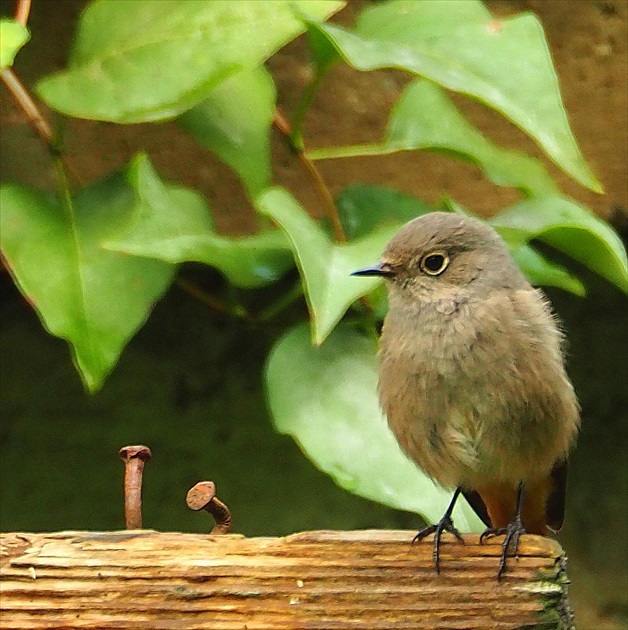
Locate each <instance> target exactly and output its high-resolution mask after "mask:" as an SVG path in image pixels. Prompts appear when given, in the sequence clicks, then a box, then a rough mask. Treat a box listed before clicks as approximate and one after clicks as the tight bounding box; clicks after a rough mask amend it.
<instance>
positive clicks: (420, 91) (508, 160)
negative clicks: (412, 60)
mask: <svg viewBox="0 0 628 630" xmlns="http://www.w3.org/2000/svg"><path fill="white" fill-rule="evenodd" d="M417 149H427V150H431V151H438V152H441V153H448V154H452V155H455V156H457V157H461V158H463V159H466V160H468V161H470V162H472V163H474V164H477V166H479V167H480V168H481V169H482V170H483V171H484V173H485V174H486V176H487V177H488V178H489V179H490V180H491V181H492V182H493V183H495V184H497V185H498V186H510V187H513V188H518V189H519V190H521V191H523V192H524V193H525V194H527V195H539V196H542V195H551V194H557V193H558V192H559V191H558V188H557V187H556V184H554V182H553V180H552V178H551V177H550V175H549V173H548V172H547V170H546V169H545V167H544V166H543V164H542V163H541V162H540V161H539V160H537V159H535V158H532V157H530V156H528V155H526V154H524V153H521V152H520V151H509V150H506V149H502V148H500V147H498V146H497V145H495V144H493V143H492V142H491V141H490V140H488V139H487V138H486V137H485V136H484V135H482V133H481V132H480V131H479V130H478V129H476V128H475V127H474V126H473V125H471V123H469V122H468V121H467V119H466V118H465V117H464V116H463V115H462V114H461V113H460V112H459V111H458V110H457V109H456V107H455V106H454V104H453V103H452V102H451V100H450V99H449V98H448V97H447V95H446V93H445V92H444V91H443V90H442V89H440V88H439V87H438V86H437V85H436V84H434V83H432V82H431V81H427V80H425V79H416V80H414V81H412V82H411V83H410V84H409V85H408V87H407V88H406V89H405V91H404V92H403V94H402V95H401V97H400V99H399V100H398V101H397V103H396V104H395V106H394V107H393V110H392V112H391V115H390V120H389V121H388V130H387V132H386V137H385V138H384V141H383V142H382V143H381V144H377V145H362V146H354V147H333V148H331V149H319V150H314V151H310V152H308V156H309V157H310V158H312V159H321V158H331V157H349V156H355V155H386V154H390V153H395V152H397V151H409V150H417Z"/></svg>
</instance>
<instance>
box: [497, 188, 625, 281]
mask: <svg viewBox="0 0 628 630" xmlns="http://www.w3.org/2000/svg"><path fill="white" fill-rule="evenodd" d="M489 222H490V224H491V225H492V226H493V227H495V228H496V229H497V230H498V231H499V233H500V234H501V235H502V236H503V237H504V239H505V240H506V241H507V242H508V243H509V244H510V245H511V247H512V248H513V249H516V248H517V247H518V246H520V245H521V244H524V243H527V242H528V241H529V240H531V239H538V240H540V241H542V242H544V243H547V244H548V245H550V246H551V247H554V248H555V249H557V250H558V251H560V252H563V253H564V254H567V255H568V256H571V257H572V258H573V259H575V260H577V261H579V262H581V263H582V264H583V265H585V266H586V267H588V268H589V269H591V270H592V271H595V272H596V273H598V274H599V275H601V276H602V277H603V278H606V279H607V280H609V281H610V282H612V283H613V284H615V285H616V286H617V287H619V288H620V289H621V290H622V291H625V292H627V293H628V261H627V259H626V250H625V248H624V245H623V243H622V241H621V239H620V238H619V236H618V235H617V233H616V232H615V231H614V230H613V229H612V228H611V227H610V225H608V224H607V223H605V222H604V221H602V220H601V219H598V218H597V217H596V216H594V215H593V214H591V213H590V212H588V211H587V210H586V209H585V208H583V207H581V206H579V205H578V204H576V203H575V202H573V201H571V200H570V199H567V198H565V197H558V196H553V197H539V198H532V199H527V200H525V201H522V202H520V203H517V204H515V205H514V206H511V207H510V208H509V209H508V210H505V211H504V212H501V213H499V214H497V215H496V216H494V217H493V218H492V219H491V220H490V221H489Z"/></svg>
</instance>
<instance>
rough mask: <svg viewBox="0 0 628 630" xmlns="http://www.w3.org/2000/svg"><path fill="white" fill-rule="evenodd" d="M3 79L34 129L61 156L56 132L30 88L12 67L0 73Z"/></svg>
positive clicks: (49, 147)
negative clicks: (53, 130) (31, 93)
mask: <svg viewBox="0 0 628 630" xmlns="http://www.w3.org/2000/svg"><path fill="white" fill-rule="evenodd" d="M0 76H1V77H2V81H3V82H4V84H5V85H6V86H7V88H8V89H9V92H11V94H13V98H15V100H16V101H17V104H18V105H19V106H20V108H21V109H22V111H23V112H24V114H26V117H27V118H28V122H29V123H30V124H31V126H32V127H33V129H34V130H35V131H36V132H37V135H38V136H39V137H40V138H41V140H42V141H43V143H44V144H45V145H46V147H47V148H48V150H49V151H50V153H51V154H52V155H53V157H58V156H59V147H58V146H57V143H56V141H55V136H54V133H53V132H52V129H51V128H50V125H49V124H48V122H47V121H46V119H45V118H44V117H43V115H42V113H41V111H40V110H39V107H37V105H36V103H35V101H34V100H33V98H32V97H31V95H30V94H29V93H28V90H27V89H26V87H25V86H24V84H23V83H22V82H21V81H20V79H19V78H18V76H17V75H16V74H15V72H13V70H11V68H5V69H4V70H2V72H1V73H0Z"/></svg>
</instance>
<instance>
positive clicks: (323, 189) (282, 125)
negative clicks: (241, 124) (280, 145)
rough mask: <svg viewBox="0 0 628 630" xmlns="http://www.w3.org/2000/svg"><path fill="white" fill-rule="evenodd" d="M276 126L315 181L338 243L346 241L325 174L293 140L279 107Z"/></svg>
mask: <svg viewBox="0 0 628 630" xmlns="http://www.w3.org/2000/svg"><path fill="white" fill-rule="evenodd" d="M273 124H274V125H275V128H276V129H278V130H279V131H280V132H281V133H282V134H283V135H284V136H286V137H287V138H288V140H289V141H290V147H291V148H292V150H293V151H295V152H296V154H297V156H298V158H299V162H300V164H301V166H303V168H304V169H305V171H306V172H307V174H308V175H309V177H310V179H311V180H312V182H313V183H314V187H315V188H316V191H317V192H318V195H319V197H320V198H321V201H322V203H323V207H324V208H325V211H326V214H327V217H328V218H329V221H330V222H331V225H332V229H333V231H334V238H335V239H336V241H337V242H338V243H346V242H347V236H346V234H345V231H344V229H343V227H342V223H341V222H340V217H339V216H338V210H337V209H336V204H334V199H333V197H332V196H331V193H330V192H329V188H328V187H327V184H326V183H325V180H324V179H323V176H322V175H321V174H320V171H319V170H318V168H317V167H316V165H315V164H314V162H312V161H311V160H310V159H309V158H308V157H307V156H306V155H305V153H304V152H303V149H302V148H301V147H299V146H295V144H294V142H293V134H292V130H291V128H290V123H289V122H288V120H287V118H286V117H285V116H284V115H283V114H282V113H281V111H280V110H279V109H277V110H276V111H275V118H274V121H273Z"/></svg>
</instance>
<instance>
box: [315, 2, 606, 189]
mask: <svg viewBox="0 0 628 630" xmlns="http://www.w3.org/2000/svg"><path fill="white" fill-rule="evenodd" d="M311 28H318V29H319V30H320V32H321V33H322V34H323V35H326V36H327V37H328V39H329V40H330V42H332V44H333V45H334V46H335V47H336V49H337V50H338V51H339V53H340V54H341V55H342V56H343V58H344V59H345V60H346V61H347V62H348V63H349V64H350V65H351V66H353V67H354V68H356V69H357V70H374V69H377V68H399V69H404V70H408V71H409V72H413V73H415V74H419V75H422V76H424V77H426V78H428V79H431V80H432V81H434V82H436V83H438V84H439V85H442V86H443V87H445V88H447V89H450V90H453V91H455V92H461V93H463V94H467V95H469V96H471V97H473V98H476V99H478V100H479V101H481V102H483V103H485V104H486V105H488V106H489V107H492V108H494V109H496V110H497V111H499V112H501V113H502V114H503V115H504V116H506V117H507V118H509V119H510V120H511V121H512V122H514V123H515V124H516V125H517V126H518V127H520V128H521V129H522V130H523V131H525V132H526V133H527V134H528V135H530V136H531V137H532V138H533V139H534V140H535V141H536V142H537V143H538V144H539V146H540V147H541V148H542V149H543V150H544V151H545V152H546V153H547V155H548V156H549V157H550V158H551V159H552V160H554V162H555V163H556V164H557V165H558V166H560V167H561V168H562V169H564V170H565V171H566V172H567V173H569V174H570V175H571V176H572V177H574V178H575V179H576V180H577V181H579V182H580V183H581V184H583V185H584V186H587V187H589V188H591V189H592V190H595V191H598V192H600V191H601V190H602V186H601V184H600V183H599V182H598V180H597V179H596V177H595V175H594V174H593V172H592V171H591V169H590V168H589V166H588V165H587V163H586V161H585V160H584V157H583V156H582V154H581V152H580V150H579V148H578V145H577V143H576V141H575V139H574V137H573V134H572V132H571V129H570V127H569V122H568V120H567V116H566V113H565V110H564V107H563V104H562V100H561V96H560V89H559V86H558V81H557V79H556V73H555V71H554V67H553V65H552V62H551V57H550V53H549V49H548V46H547V42H546V40H545V36H544V34H543V29H542V27H541V25H540V23H539V21H538V19H537V18H536V17H535V16H534V15H532V14H521V15H518V16H515V17H511V18H506V19H503V20H498V19H495V18H493V17H492V16H491V14H490V13H489V12H488V11H487V10H486V9H485V8H484V6H483V5H482V3H481V2H479V1H477V2H476V1H472V0H431V1H430V2H415V1H413V0H397V1H393V2H386V3H383V4H377V5H375V6H373V7H372V8H370V9H368V10H365V11H363V12H362V13H361V15H360V18H359V20H358V24H357V27H356V30H355V32H350V31H347V30H345V29H343V28H340V27H338V26H333V25H327V24H318V25H316V24H313V25H311Z"/></svg>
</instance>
